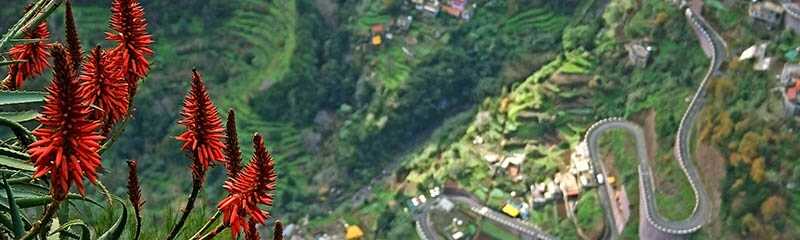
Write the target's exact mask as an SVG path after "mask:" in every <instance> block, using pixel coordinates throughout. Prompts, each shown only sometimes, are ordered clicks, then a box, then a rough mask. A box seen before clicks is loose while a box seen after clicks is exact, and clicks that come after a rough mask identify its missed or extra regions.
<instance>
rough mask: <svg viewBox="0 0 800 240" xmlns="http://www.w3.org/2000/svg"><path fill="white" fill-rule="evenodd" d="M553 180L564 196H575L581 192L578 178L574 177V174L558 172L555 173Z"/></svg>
mask: <svg viewBox="0 0 800 240" xmlns="http://www.w3.org/2000/svg"><path fill="white" fill-rule="evenodd" d="M553 182H555V183H557V184H558V187H559V188H560V189H561V192H563V193H564V197H566V198H576V197H578V194H580V193H581V188H580V187H579V186H578V180H577V179H575V175H572V174H569V173H561V172H559V173H556V176H555V177H554V178H553Z"/></svg>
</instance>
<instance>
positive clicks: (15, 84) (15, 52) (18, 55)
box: [3, 21, 50, 90]
mask: <svg viewBox="0 0 800 240" xmlns="http://www.w3.org/2000/svg"><path fill="white" fill-rule="evenodd" d="M24 38H26V39H41V41H38V42H32V43H26V44H19V45H15V46H14V47H12V48H11V50H10V51H9V56H10V57H11V59H13V60H19V61H25V62H21V63H15V64H11V65H9V68H8V77H7V78H6V81H5V82H4V84H3V85H4V86H3V88H5V89H11V90H14V89H19V88H22V84H23V83H24V82H25V80H27V79H30V78H32V77H36V76H38V75H39V74H42V72H43V71H44V69H45V68H46V67H47V66H48V65H50V64H49V63H48V62H47V58H49V57H50V53H49V52H48V48H49V47H50V46H49V44H47V39H48V38H50V31H49V30H48V29H47V22H44V21H42V22H41V23H39V25H37V26H36V27H34V28H31V29H29V30H28V31H27V32H25V34H24Z"/></svg>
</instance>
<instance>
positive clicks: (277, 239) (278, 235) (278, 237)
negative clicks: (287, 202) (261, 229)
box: [272, 221, 283, 240]
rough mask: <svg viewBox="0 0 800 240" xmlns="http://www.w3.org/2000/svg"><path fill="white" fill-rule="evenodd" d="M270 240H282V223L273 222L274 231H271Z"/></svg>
mask: <svg viewBox="0 0 800 240" xmlns="http://www.w3.org/2000/svg"><path fill="white" fill-rule="evenodd" d="M272 240H283V223H281V221H275V229H274V230H273V231H272Z"/></svg>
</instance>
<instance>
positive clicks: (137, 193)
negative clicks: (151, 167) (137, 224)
mask: <svg viewBox="0 0 800 240" xmlns="http://www.w3.org/2000/svg"><path fill="white" fill-rule="evenodd" d="M138 165H139V164H138V163H137V162H136V160H128V199H129V200H130V201H131V204H133V209H134V211H135V212H136V215H137V216H138V215H140V213H141V212H142V206H144V201H142V187H141V186H139V174H138V173H137V172H136V168H137V166H138Z"/></svg>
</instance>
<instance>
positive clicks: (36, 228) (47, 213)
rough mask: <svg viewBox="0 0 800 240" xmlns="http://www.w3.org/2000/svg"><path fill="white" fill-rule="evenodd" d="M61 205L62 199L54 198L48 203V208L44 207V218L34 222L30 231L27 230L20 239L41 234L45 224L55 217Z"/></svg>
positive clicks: (27, 239)
mask: <svg viewBox="0 0 800 240" xmlns="http://www.w3.org/2000/svg"><path fill="white" fill-rule="evenodd" d="M59 205H61V201H58V200H53V202H52V203H50V204H49V205H47V208H45V209H44V214H42V218H41V219H39V220H38V221H36V222H35V223H33V225H31V229H30V230H28V232H26V233H25V235H22V237H20V238H19V240H29V239H32V238H33V237H35V236H36V235H37V234H39V232H41V231H42V228H43V227H44V226H45V225H47V224H49V223H50V220H52V219H53V217H54V216H55V215H56V212H58V206H59Z"/></svg>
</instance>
